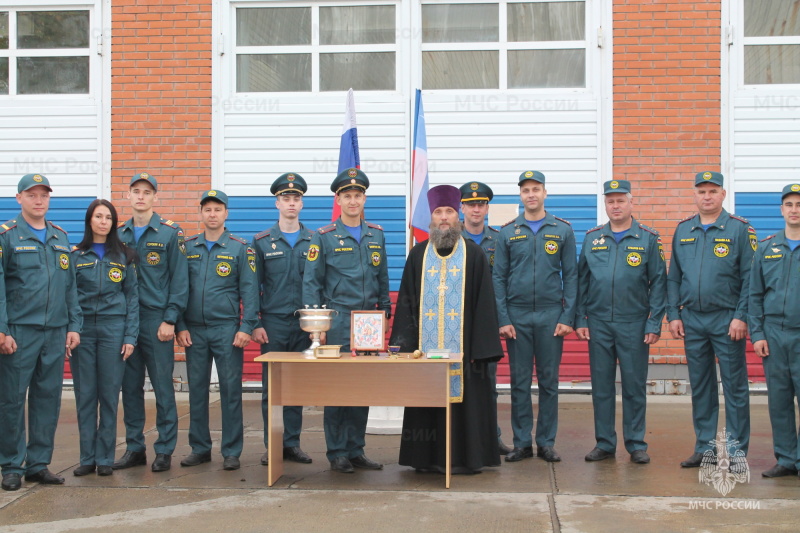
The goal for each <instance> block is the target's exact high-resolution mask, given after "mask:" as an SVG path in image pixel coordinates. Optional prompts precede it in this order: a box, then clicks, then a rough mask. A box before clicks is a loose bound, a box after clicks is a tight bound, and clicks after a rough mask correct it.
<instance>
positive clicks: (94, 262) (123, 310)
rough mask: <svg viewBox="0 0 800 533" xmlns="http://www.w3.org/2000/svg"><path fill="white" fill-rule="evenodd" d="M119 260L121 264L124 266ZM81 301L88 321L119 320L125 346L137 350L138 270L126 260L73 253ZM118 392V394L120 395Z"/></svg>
mask: <svg viewBox="0 0 800 533" xmlns="http://www.w3.org/2000/svg"><path fill="white" fill-rule="evenodd" d="M120 259H121V260H122V261H121V262H118V261H120ZM72 261H73V262H74V263H75V276H76V278H77V284H78V301H79V302H80V305H81V309H82V310H83V315H84V319H85V320H87V321H88V320H89V319H92V320H94V319H95V318H96V317H100V318H103V319H105V318H118V319H119V320H120V321H121V322H122V323H124V324H125V328H124V331H123V338H122V344H132V345H133V346H136V339H137V337H138V336H139V286H138V282H137V279H136V266H135V265H134V264H133V263H130V264H127V265H126V264H125V263H124V261H125V258H115V257H111V256H110V255H109V254H105V255H104V256H103V259H100V257H99V256H98V255H97V254H96V253H95V252H94V250H91V249H89V250H73V251H72ZM117 392H119V391H117Z"/></svg>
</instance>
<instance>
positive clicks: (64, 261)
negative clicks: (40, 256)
mask: <svg viewBox="0 0 800 533" xmlns="http://www.w3.org/2000/svg"><path fill="white" fill-rule="evenodd" d="M58 265H59V266H60V267H61V268H63V269H64V270H66V269H68V268H69V256H68V255H67V254H61V255H59V256H58Z"/></svg>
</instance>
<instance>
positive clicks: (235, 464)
mask: <svg viewBox="0 0 800 533" xmlns="http://www.w3.org/2000/svg"><path fill="white" fill-rule="evenodd" d="M239 466H240V465H239V458H238V457H235V456H233V455H229V456H228V457H226V458H225V460H223V461H222V469H223V470H239Z"/></svg>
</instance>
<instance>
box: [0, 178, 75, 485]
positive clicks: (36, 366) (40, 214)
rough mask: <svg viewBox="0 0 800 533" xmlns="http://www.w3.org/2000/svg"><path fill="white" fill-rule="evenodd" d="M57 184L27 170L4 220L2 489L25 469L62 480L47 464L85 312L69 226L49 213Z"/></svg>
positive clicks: (39, 478) (0, 271)
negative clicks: (67, 359)
mask: <svg viewBox="0 0 800 533" xmlns="http://www.w3.org/2000/svg"><path fill="white" fill-rule="evenodd" d="M52 191H53V189H51V188H50V182H49V181H48V180H47V178H46V177H44V176H43V175H41V174H26V175H25V176H23V177H22V179H20V180H19V184H18V185H17V203H19V204H20V206H21V212H20V213H19V214H18V215H17V216H16V218H15V219H12V220H9V221H8V222H6V223H5V224H2V225H0V428H2V429H1V430H0V467H2V472H3V481H2V487H3V490H18V489H19V488H20V487H21V486H22V481H21V477H22V474H23V473H24V474H25V480H26V481H34V482H39V483H43V484H46V485H60V484H62V483H64V478H63V477H61V476H59V475H56V474H54V473H52V472H50V470H49V469H48V468H47V466H48V465H49V464H50V461H51V460H52V458H53V440H54V438H55V433H56V424H57V423H58V412H59V409H60V408H61V382H62V380H63V379H64V354H65V352H66V354H67V355H69V354H70V351H71V350H72V349H74V348H75V347H76V346H78V344H80V331H81V327H82V323H83V316H82V313H81V308H80V305H79V304H78V291H77V288H76V285H75V267H74V265H73V264H72V261H70V256H69V255H70V254H69V252H70V247H69V240H68V239H67V233H66V232H65V231H64V230H62V229H61V228H59V227H58V226H56V225H55V224H53V223H52V222H50V221H49V220H47V219H46V216H47V210H48V208H49V206H50V193H51V192H52ZM65 347H66V349H65ZM26 396H27V399H28V438H27V443H26V437H25V398H26ZM26 444H27V445H26Z"/></svg>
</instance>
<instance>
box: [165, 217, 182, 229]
mask: <svg viewBox="0 0 800 533" xmlns="http://www.w3.org/2000/svg"><path fill="white" fill-rule="evenodd" d="M161 223H162V224H163V225H165V226H169V227H170V228H173V229H180V227H179V226H178V225H177V224H176V223H175V222H173V221H171V220H164V219H163V218H162V219H161Z"/></svg>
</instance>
